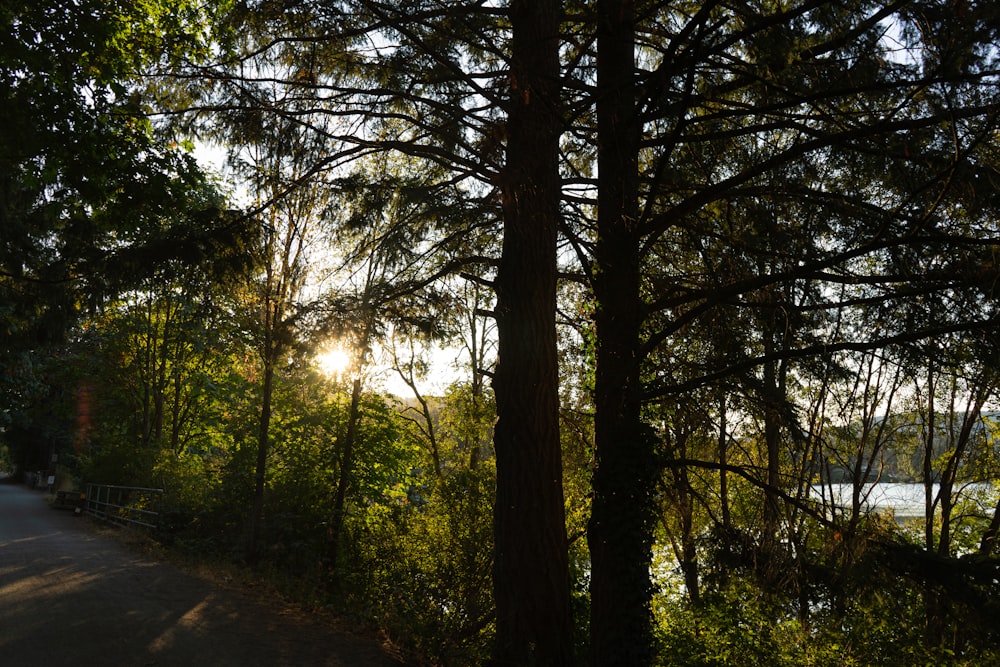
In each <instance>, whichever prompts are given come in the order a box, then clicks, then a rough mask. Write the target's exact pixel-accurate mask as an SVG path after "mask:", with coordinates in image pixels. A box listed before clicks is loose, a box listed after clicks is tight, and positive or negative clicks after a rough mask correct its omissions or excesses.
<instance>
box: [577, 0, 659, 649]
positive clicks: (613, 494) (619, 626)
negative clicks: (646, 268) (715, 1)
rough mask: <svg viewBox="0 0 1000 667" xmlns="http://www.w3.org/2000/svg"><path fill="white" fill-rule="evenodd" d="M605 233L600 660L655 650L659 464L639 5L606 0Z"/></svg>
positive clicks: (594, 618)
mask: <svg viewBox="0 0 1000 667" xmlns="http://www.w3.org/2000/svg"><path fill="white" fill-rule="evenodd" d="M597 40H598V41H597V48H598V59H597V86H598V97H597V132H598V140H597V144H598V171H599V172H600V179H599V184H598V215H597V225H598V236H597V245H596V248H595V255H594V293H595V296H596V299H597V309H596V312H595V327H596V337H597V350H596V369H595V372H596V376H595V387H594V403H595V418H594V427H595V433H594V437H595V448H596V449H595V459H596V461H595V463H596V467H595V470H594V478H593V491H594V496H593V504H592V508H591V519H590V525H589V526H588V534H587V541H588V544H589V547H590V557H591V578H590V599H591V615H590V641H591V663H592V664H594V665H601V666H602V667H604V666H607V665H632V666H634V665H643V664H648V663H649V662H650V661H651V659H652V631H651V627H652V619H651V612H650V600H651V594H652V584H651V581H650V576H649V563H650V559H651V555H652V551H651V550H652V541H653V540H652V528H653V518H654V516H655V513H654V507H653V488H654V485H655V480H656V470H657V466H656V463H655V458H654V456H653V438H652V437H651V433H649V432H648V430H647V429H645V428H644V427H643V425H642V421H641V392H640V376H639V361H640V359H639V354H640V352H639V341H640V339H639V336H640V325H641V320H642V307H641V306H642V303H641V297H640V292H639V276H640V273H639V241H640V235H639V231H638V229H637V225H638V213H639V204H638V202H639V178H638V151H639V134H640V126H639V121H638V118H637V116H636V109H635V107H636V91H635V84H634V81H635V78H634V70H635V67H634V6H633V3H632V2H631V0H603V1H602V2H599V3H598V37H597Z"/></svg>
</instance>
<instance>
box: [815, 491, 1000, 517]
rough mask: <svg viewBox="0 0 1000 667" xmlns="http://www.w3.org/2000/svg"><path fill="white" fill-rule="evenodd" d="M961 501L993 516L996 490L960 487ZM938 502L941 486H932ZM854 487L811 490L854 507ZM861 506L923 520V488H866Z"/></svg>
mask: <svg viewBox="0 0 1000 667" xmlns="http://www.w3.org/2000/svg"><path fill="white" fill-rule="evenodd" d="M956 489H959V490H960V493H961V498H964V499H966V500H973V501H975V502H976V503H977V504H979V505H980V509H981V510H982V511H983V512H984V513H987V514H988V515H992V513H993V510H994V508H995V503H996V493H995V490H994V486H993V485H992V484H988V483H971V484H963V485H958V486H957V487H956ZM932 490H933V493H934V497H935V498H936V497H937V495H938V493H939V492H940V490H941V488H940V485H938V484H934V485H933V486H932ZM852 492H853V491H852V485H850V484H817V485H814V486H813V487H812V497H813V499H814V500H823V501H825V502H826V503H828V504H831V505H835V506H838V507H850V506H851V494H852ZM861 497H862V505H863V506H864V507H865V508H866V509H867V510H869V511H875V512H887V511H888V512H892V514H893V515H894V516H895V518H896V520H897V521H906V520H908V519H919V518H923V516H924V506H925V501H924V485H923V484H906V483H900V482H880V483H878V484H866V485H865V486H864V488H863V489H862V495H861Z"/></svg>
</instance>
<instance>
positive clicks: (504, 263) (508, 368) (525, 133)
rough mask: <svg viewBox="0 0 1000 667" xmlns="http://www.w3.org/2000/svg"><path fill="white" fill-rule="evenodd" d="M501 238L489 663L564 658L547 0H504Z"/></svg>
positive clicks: (555, 17)
mask: <svg viewBox="0 0 1000 667" xmlns="http://www.w3.org/2000/svg"><path fill="white" fill-rule="evenodd" d="M509 11H510V19H511V31H512V44H511V65H510V99H509V110H508V121H507V155H506V160H507V162H506V165H505V167H504V169H503V172H502V174H501V177H500V179H501V180H500V187H501V195H502V206H503V225H504V239H503V249H502V251H501V258H500V265H499V268H498V270H497V278H496V293H497V305H496V320H497V336H498V351H499V356H498V362H497V368H496V373H495V376H494V379H493V387H494V391H495V395H496V403H497V415H498V420H497V424H496V428H495V431H494V446H495V449H496V465H497V482H496V505H495V510H494V534H495V554H494V591H495V598H496V609H497V626H496V647H495V653H494V659H495V662H496V664H498V665H528V664H531V665H570V664H572V662H573V655H572V648H573V647H572V619H571V616H570V604H569V600H570V596H569V564H568V549H567V538H566V521H565V508H564V505H563V489H562V458H561V448H560V441H559V383H558V367H557V362H558V356H557V348H556V331H555V322H556V319H555V316H556V308H555V306H556V234H557V230H558V225H559V199H560V181H559V168H558V160H559V136H560V134H561V131H562V119H561V112H560V107H559V90H560V85H559V27H560V22H561V18H562V6H561V3H560V2H559V1H558V0H512V2H511V4H510V10H509Z"/></svg>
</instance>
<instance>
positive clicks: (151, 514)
mask: <svg viewBox="0 0 1000 667" xmlns="http://www.w3.org/2000/svg"><path fill="white" fill-rule="evenodd" d="M162 502H163V489H147V488H144V487H141V486H114V485H111V484H88V485H87V498H86V500H84V501H83V511H84V512H86V513H87V514H91V515H93V516H96V517H98V518H101V519H104V520H105V521H113V522H115V523H122V524H132V525H136V526H145V527H147V528H153V529H155V528H158V527H159V525H160V508H161V504H162Z"/></svg>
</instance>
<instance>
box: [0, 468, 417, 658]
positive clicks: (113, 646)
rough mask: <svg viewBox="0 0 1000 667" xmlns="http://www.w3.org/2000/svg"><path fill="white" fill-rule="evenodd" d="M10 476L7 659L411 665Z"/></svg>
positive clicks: (3, 569) (2, 598) (2, 648)
mask: <svg viewBox="0 0 1000 667" xmlns="http://www.w3.org/2000/svg"><path fill="white" fill-rule="evenodd" d="M87 521H88V519H82V518H79V517H75V516H74V515H73V514H72V512H69V511H60V510H54V509H51V508H50V507H49V505H48V503H47V502H46V500H45V496H44V494H42V493H39V492H37V491H30V490H28V489H26V488H24V487H22V486H20V485H13V484H3V483H0V663H2V664H4V665H20V664H43V665H49V666H52V667H60V666H63V665H65V666H67V667H69V666H71V665H72V666H76V665H115V666H122V667H129V666H145V665H149V666H154V665H155V666H170V665H183V666H185V667H195V666H197V665H213V666H218V667H223V666H226V665H234V666H235V665H240V666H252V665H262V666H263V665H267V666H271V665H275V666H278V665H296V666H299V665H310V666H313V665H330V666H334V667H341V666H343V667H355V666H357V667H365V666H369V665H371V666H373V667H383V666H385V667H390V666H398V665H401V664H402V663H400V662H399V661H397V660H396V659H394V658H393V657H392V655H391V654H390V653H389V652H388V651H386V650H384V649H383V648H382V647H381V646H379V645H378V643H377V641H375V640H373V639H371V638H367V637H362V636H359V635H355V634H352V633H351V632H350V631H349V630H347V629H344V628H338V627H337V625H336V622H335V621H334V620H333V619H330V618H325V617H322V616H316V615H312V614H306V613H303V612H301V611H299V610H296V609H295V608H293V607H291V606H287V605H282V604H281V603H279V602H275V603H273V604H270V603H265V602H262V601H261V600H259V599H257V598H255V597H254V596H252V595H250V594H248V593H246V592H242V591H240V590H231V589H229V588H225V589H224V588H219V587H216V586H213V585H211V584H209V583H207V582H205V581H203V580H201V579H199V578H197V577H194V576H192V575H189V574H186V573H184V572H182V571H181V570H179V569H177V568H176V567H174V566H172V565H170V564H166V563H161V562H156V561H155V560H153V559H150V558H147V557H143V556H140V555H137V554H135V553H132V552H131V551H130V550H128V549H126V548H125V547H123V546H122V545H121V544H119V543H118V542H116V541H114V540H112V539H109V538H108V537H106V536H103V535H101V534H99V533H98V532H96V531H95V530H93V529H92V528H88V527H87V525H86V522H87Z"/></svg>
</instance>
